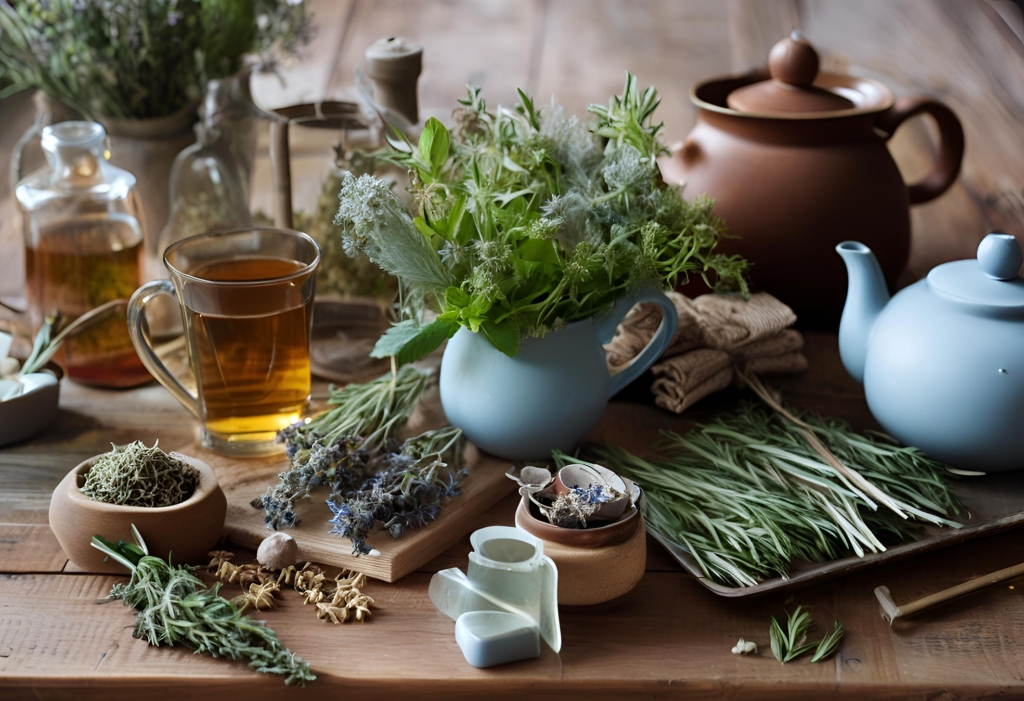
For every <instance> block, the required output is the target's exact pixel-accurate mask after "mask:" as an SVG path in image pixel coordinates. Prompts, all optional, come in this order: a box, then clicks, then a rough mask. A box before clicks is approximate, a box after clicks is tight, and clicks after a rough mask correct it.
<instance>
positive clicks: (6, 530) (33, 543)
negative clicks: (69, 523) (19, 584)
mask: <svg viewBox="0 0 1024 701" xmlns="http://www.w3.org/2000/svg"><path fill="white" fill-rule="evenodd" d="M67 560H68V558H67V556H66V555H65V554H64V551H63V550H61V548H60V543H58V542H57V538H56V537H55V536H54V535H53V531H51V530H50V527H49V526H48V525H46V524H38V525H32V526H26V525H13V524H8V523H0V573H4V574H11V573H19V572H35V573H45V572H52V573H57V572H60V571H61V570H63V568H64V564H65V563H66V562H67Z"/></svg>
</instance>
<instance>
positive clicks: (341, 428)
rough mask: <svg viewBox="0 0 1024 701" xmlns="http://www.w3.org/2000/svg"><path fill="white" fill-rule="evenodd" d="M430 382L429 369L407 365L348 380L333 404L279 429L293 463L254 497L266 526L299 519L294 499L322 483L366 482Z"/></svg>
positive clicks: (290, 523) (282, 525)
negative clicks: (375, 457) (354, 381)
mask: <svg viewBox="0 0 1024 701" xmlns="http://www.w3.org/2000/svg"><path fill="white" fill-rule="evenodd" d="M429 382H430V373H429V372H428V371H425V370H420V369H419V368H416V367H413V366H411V365H406V366H403V367H401V368H399V370H398V372H397V373H396V374H394V375H392V373H388V374H386V375H383V376H381V377H378V378H377V379H375V380H371V381H370V382H366V383H363V384H350V385H346V386H345V387H344V388H342V389H335V390H334V391H333V392H332V393H331V399H330V403H331V404H333V405H334V408H333V409H331V410H330V411H327V412H325V413H323V414H321V415H319V416H317V417H316V418H314V419H313V420H312V421H310V422H308V423H305V422H301V421H300V422H299V423H296V424H293V425H292V426H289V427H288V428H286V429H284V430H282V431H281V432H280V433H278V435H277V441H278V442H279V443H284V444H285V453H286V454H287V455H288V457H289V458H291V461H292V464H291V467H289V468H288V469H287V470H285V471H284V472H282V473H281V474H279V475H278V478H279V479H280V483H279V484H277V485H275V486H273V487H271V488H269V489H268V490H267V492H266V493H265V494H263V495H261V496H259V497H257V498H256V499H254V500H253V501H252V505H253V507H255V508H257V509H263V510H264V511H265V512H266V516H265V517H264V522H265V523H266V524H267V527H268V528H273V529H274V530H277V529H279V528H290V527H291V526H294V525H295V524H297V523H298V517H297V516H296V515H295V505H296V504H297V503H298V502H299V501H301V500H303V499H308V498H309V496H310V492H311V491H312V490H314V489H316V488H317V487H319V486H323V485H329V484H330V485H337V486H338V487H344V486H347V487H350V488H353V487H355V486H357V485H359V484H361V483H362V481H363V480H364V479H365V478H366V477H367V476H368V475H369V474H371V473H370V471H369V470H370V468H369V465H370V462H371V458H372V457H373V455H375V454H376V453H377V452H379V451H380V450H382V449H386V448H388V447H390V446H391V444H392V443H393V442H394V438H393V433H394V431H395V430H396V429H398V428H399V427H401V426H403V425H405V423H406V421H408V420H409V416H411V415H412V411H413V409H415V408H416V402H417V401H418V400H419V398H420V395H422V394H423V391H424V390H425V389H426V388H427V386H428V384H429ZM333 488H334V487H333V486H332V489H333Z"/></svg>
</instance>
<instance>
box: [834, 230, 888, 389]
mask: <svg viewBox="0 0 1024 701" xmlns="http://www.w3.org/2000/svg"><path fill="white" fill-rule="evenodd" d="M836 252H837V253H839V255H840V256H842V258H843V262H844V263H846V272H847V275H848V276H849V279H850V282H849V287H848V288H847V291H846V305H845V306H844V307H843V318H842V320H841V321H840V322H839V355H840V356H841V357H842V359H843V365H844V366H845V367H846V371H847V372H848V373H850V376H851V377H852V378H853V379H855V380H857V382H860V383H861V384H863V383H864V360H865V358H866V357H867V351H868V343H869V342H870V340H871V331H872V330H873V329H874V326H875V321H876V320H877V319H878V315H879V313H880V312H881V311H882V308H883V307H885V305H886V304H888V302H889V290H888V289H887V288H886V286H885V277H884V276H883V275H882V268H881V267H879V265H878V260H877V259H876V258H875V254H874V253H872V252H871V249H870V248H868V247H867V246H865V245H864V244H862V243H857V242H856V241H843V242H842V243H841V244H839V245H838V246H836Z"/></svg>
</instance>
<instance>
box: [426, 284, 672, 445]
mask: <svg viewBox="0 0 1024 701" xmlns="http://www.w3.org/2000/svg"><path fill="white" fill-rule="evenodd" d="M645 301H646V302H656V303H657V304H659V305H660V306H661V308H662V310H663V312H664V315H663V318H662V322H661V325H660V326H659V327H658V330H657V332H656V333H655V334H654V337H653V338H652V339H651V342H650V343H649V344H648V345H647V347H646V348H645V349H644V350H643V351H641V352H640V354H639V355H638V356H637V357H636V358H635V359H634V360H633V362H632V363H631V364H630V365H629V366H627V367H626V368H625V369H623V370H622V371H620V372H618V373H617V374H615V375H614V376H609V374H608V366H607V364H606V363H605V357H604V349H603V348H602V344H604V343H608V342H609V341H611V339H612V337H613V336H614V335H615V329H616V327H617V326H618V325H619V323H620V322H621V321H622V319H623V318H624V317H625V316H626V314H627V313H628V312H629V310H630V309H632V307H633V305H634V304H636V303H637V302H645ZM676 322H677V319H676V309H675V305H673V304H672V301H671V300H669V298H668V297H666V296H665V295H664V294H663V293H662V292H661V291H659V290H657V289H655V288H654V287H648V288H644V289H642V290H641V291H640V292H639V293H638V294H636V295H633V296H631V297H629V298H627V299H621V300H619V301H618V302H617V303H616V304H615V306H614V307H613V308H612V310H611V311H610V312H609V313H608V314H607V315H605V316H603V317H601V318H598V319H593V318H591V319H584V320H582V321H577V322H574V323H572V324H568V325H567V326H566V327H565V328H563V329H561V330H559V331H556V332H554V333H550V334H548V335H547V336H545V337H543V338H529V339H526V340H525V341H523V343H522V345H521V346H520V348H519V352H518V353H516V355H515V357H514V358H510V357H508V356H507V355H505V354H504V353H502V352H501V351H499V350H497V349H496V348H495V347H494V346H492V345H491V344H490V342H489V341H488V340H487V338H486V337H484V335H483V334H480V333H477V334H475V333H472V332H471V331H469V330H467V329H465V328H463V329H460V330H459V332H458V333H456V334H455V336H454V337H453V338H452V339H451V340H450V341H449V342H448V347H447V348H446V349H445V352H444V357H443V359H442V361H441V378H440V389H441V405H442V406H443V407H444V412H445V415H446V416H447V417H448V421H450V422H451V424H452V425H453V426H458V427H459V428H461V429H462V431H463V432H464V433H465V435H466V437H467V438H468V439H469V440H470V441H472V442H473V443H475V444H476V445H477V446H478V447H480V448H482V449H483V450H486V451H487V452H488V453H491V454H493V455H497V456H498V457H502V458H506V459H509V460H533V459H537V460H541V459H547V458H550V456H551V451H552V450H554V449H558V450H563V451H571V450H573V449H574V448H576V446H577V445H578V444H579V442H580V441H581V440H583V437H584V436H585V435H586V434H587V433H588V432H589V431H590V430H591V429H592V428H593V427H594V426H596V425H597V423H598V421H600V420H601V415H602V414H604V410H605V407H606V406H607V404H608V400H609V399H610V398H611V397H612V396H614V395H615V394H616V393H617V392H618V391H619V390H621V389H622V388H623V387H625V386H626V385H628V384H629V383H630V382H632V381H633V380H635V379H636V378H637V377H638V376H639V375H640V374H641V373H643V372H644V371H645V370H646V369H647V368H648V367H650V366H651V364H652V363H654V361H655V360H657V359H658V357H659V356H660V355H661V354H662V352H664V350H665V348H666V347H668V344H669V342H670V341H671V340H672V336H673V335H674V334H675V330H676Z"/></svg>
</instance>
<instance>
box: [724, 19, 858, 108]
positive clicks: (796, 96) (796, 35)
mask: <svg viewBox="0 0 1024 701" xmlns="http://www.w3.org/2000/svg"><path fill="white" fill-rule="evenodd" d="M819 64H820V62H819V59H818V52H817V51H815V50H814V47H813V46H811V43H810V42H809V41H807V39H806V38H804V36H803V34H801V33H800V31H799V30H797V29H794V30H793V31H792V32H791V33H790V35H789V36H788V37H786V38H785V39H783V40H782V41H780V42H778V43H777V44H775V46H773V47H772V50H771V52H770V53H769V54H768V70H769V72H770V73H771V76H772V77H771V79H770V80H763V81H761V82H759V83H754V84H752V85H746V86H744V87H742V88H737V89H736V90H733V91H732V92H731V93H729V95H728V97H727V98H726V104H727V105H728V106H729V108H730V109H734V110H736V111H738V112H754V113H761V114H763V113H772V112H775V113H778V112H784V113H792V112H837V111H840V110H849V109H853V108H855V107H856V106H857V105H855V104H854V101H853V100H851V99H848V98H846V97H843V96H842V95H840V94H838V93H837V92H833V91H832V90H827V89H825V88H823V87H819V86H816V85H814V82H815V80H816V79H817V78H818V67H819Z"/></svg>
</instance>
